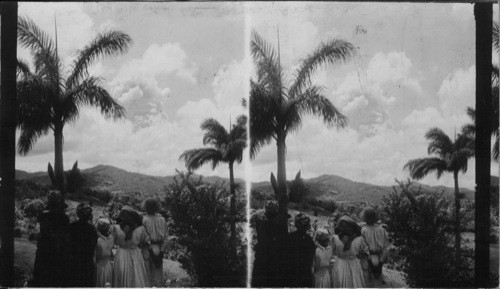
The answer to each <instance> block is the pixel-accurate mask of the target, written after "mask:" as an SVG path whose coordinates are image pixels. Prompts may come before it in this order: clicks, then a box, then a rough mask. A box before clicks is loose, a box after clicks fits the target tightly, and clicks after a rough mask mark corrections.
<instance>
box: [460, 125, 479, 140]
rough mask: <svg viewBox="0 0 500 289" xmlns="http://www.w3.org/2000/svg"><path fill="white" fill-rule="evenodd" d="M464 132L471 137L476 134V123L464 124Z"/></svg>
mask: <svg viewBox="0 0 500 289" xmlns="http://www.w3.org/2000/svg"><path fill="white" fill-rule="evenodd" d="M462 133H464V134H467V135H469V136H471V137H473V136H475V135H476V125H475V124H474V123H469V124H466V125H464V126H462Z"/></svg>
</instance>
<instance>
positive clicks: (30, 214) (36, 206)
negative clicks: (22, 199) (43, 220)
mask: <svg viewBox="0 0 500 289" xmlns="http://www.w3.org/2000/svg"><path fill="white" fill-rule="evenodd" d="M44 207H45V203H44V202H43V201H42V200H40V199H34V200H31V201H30V202H29V203H28V204H27V205H26V206H24V208H23V213H24V216H26V217H27V218H37V217H38V215H40V213H41V212H42V211H43V208H44Z"/></svg>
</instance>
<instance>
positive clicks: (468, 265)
mask: <svg viewBox="0 0 500 289" xmlns="http://www.w3.org/2000/svg"><path fill="white" fill-rule="evenodd" d="M398 184H399V187H400V192H398V191H397V190H396V188H393V192H392V193H391V194H390V195H388V196H385V197H384V206H383V211H384V212H385V214H386V215H387V219H386V220H385V221H386V223H387V225H388V231H389V234H390V237H391V238H392V239H393V242H394V243H393V244H394V245H395V246H396V254H397V255H399V256H400V257H401V258H403V259H404V261H403V262H398V265H399V266H400V267H401V270H402V271H403V272H404V273H405V274H406V279H407V282H408V284H409V285H410V286H414V287H464V286H473V285H474V283H473V282H474V278H473V273H474V272H473V269H472V266H473V251H472V250H471V249H467V248H462V254H461V255H462V258H461V259H460V262H457V259H456V256H455V250H454V247H453V244H452V236H453V234H450V232H452V230H453V214H452V210H451V207H452V205H451V204H450V201H449V200H448V199H446V198H444V197H443V194H442V193H424V192H422V190H421V188H410V185H411V183H410V182H409V181H408V182H406V183H403V182H398Z"/></svg>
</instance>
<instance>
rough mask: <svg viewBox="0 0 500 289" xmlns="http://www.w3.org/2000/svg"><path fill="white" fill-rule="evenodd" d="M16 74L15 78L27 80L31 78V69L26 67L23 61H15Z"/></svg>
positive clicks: (26, 64)
mask: <svg viewBox="0 0 500 289" xmlns="http://www.w3.org/2000/svg"><path fill="white" fill-rule="evenodd" d="M16 70H17V71H16V72H17V73H16V76H17V78H25V79H26V78H28V77H32V76H33V73H32V72H31V69H30V67H29V65H28V63H27V62H26V61H24V60H21V59H18V60H17V69H16Z"/></svg>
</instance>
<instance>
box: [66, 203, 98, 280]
mask: <svg viewBox="0 0 500 289" xmlns="http://www.w3.org/2000/svg"><path fill="white" fill-rule="evenodd" d="M76 216H77V217H78V220H77V221H76V222H73V223H71V224H70V225H69V227H70V228H69V229H70V233H71V243H72V251H73V253H72V259H73V260H72V262H71V264H72V269H71V270H72V272H71V279H72V285H73V287H94V285H95V284H94V273H95V264H94V253H95V248H96V246H97V230H96V228H95V227H94V225H92V224H91V221H92V207H91V206H90V205H89V204H88V203H81V204H79V205H78V206H77V207H76Z"/></svg>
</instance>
